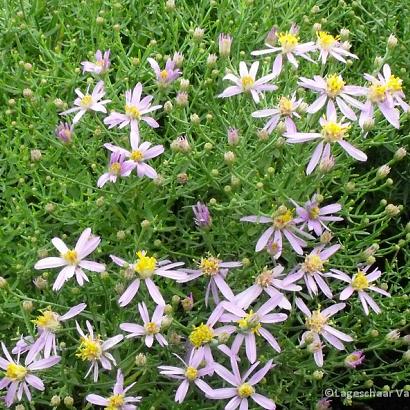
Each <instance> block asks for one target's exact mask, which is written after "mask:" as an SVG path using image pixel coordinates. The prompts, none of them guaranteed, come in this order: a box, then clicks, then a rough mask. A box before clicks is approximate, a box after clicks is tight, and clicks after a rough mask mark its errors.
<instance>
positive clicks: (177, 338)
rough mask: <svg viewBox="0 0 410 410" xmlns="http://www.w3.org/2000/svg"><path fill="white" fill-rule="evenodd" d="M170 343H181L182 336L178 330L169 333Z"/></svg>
mask: <svg viewBox="0 0 410 410" xmlns="http://www.w3.org/2000/svg"><path fill="white" fill-rule="evenodd" d="M169 343H170V344H172V345H179V344H180V343H181V336H180V335H179V334H178V333H176V332H171V333H170V334H169Z"/></svg>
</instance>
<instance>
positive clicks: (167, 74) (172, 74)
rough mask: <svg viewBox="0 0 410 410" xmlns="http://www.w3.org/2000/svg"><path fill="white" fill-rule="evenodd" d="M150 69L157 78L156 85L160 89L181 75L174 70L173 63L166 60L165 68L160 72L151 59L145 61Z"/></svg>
mask: <svg viewBox="0 0 410 410" xmlns="http://www.w3.org/2000/svg"><path fill="white" fill-rule="evenodd" d="M147 61H148V63H149V64H150V66H151V68H152V69H153V70H154V73H155V75H156V77H157V81H158V84H159V85H160V86H162V87H167V86H168V85H170V84H171V83H172V82H173V81H175V80H176V79H177V78H178V77H179V76H180V74H181V71H180V70H179V69H178V68H176V63H175V61H173V60H171V59H170V58H168V60H167V62H166V64H165V68H164V69H163V70H161V68H160V66H159V65H158V63H157V62H156V61H155V60H154V59H153V58H148V59H147Z"/></svg>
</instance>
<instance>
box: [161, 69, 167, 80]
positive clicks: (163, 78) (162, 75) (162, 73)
mask: <svg viewBox="0 0 410 410" xmlns="http://www.w3.org/2000/svg"><path fill="white" fill-rule="evenodd" d="M159 76H160V77H161V79H162V80H166V79H167V78H168V71H167V70H162V71H161V72H160V73H159Z"/></svg>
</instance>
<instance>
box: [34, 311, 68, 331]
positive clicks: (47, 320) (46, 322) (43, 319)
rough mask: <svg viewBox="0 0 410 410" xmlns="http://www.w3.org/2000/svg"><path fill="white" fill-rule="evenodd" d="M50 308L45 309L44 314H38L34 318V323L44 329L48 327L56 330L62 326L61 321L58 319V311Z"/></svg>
mask: <svg viewBox="0 0 410 410" xmlns="http://www.w3.org/2000/svg"><path fill="white" fill-rule="evenodd" d="M48 309H49V310H45V311H44V312H43V314H42V315H40V316H38V317H37V319H35V320H33V323H35V324H36V325H37V327H40V328H42V329H48V330H51V331H52V332H56V331H57V330H58V329H59V328H60V327H61V325H60V322H59V320H58V315H57V313H55V312H53V311H52V310H50V308H48Z"/></svg>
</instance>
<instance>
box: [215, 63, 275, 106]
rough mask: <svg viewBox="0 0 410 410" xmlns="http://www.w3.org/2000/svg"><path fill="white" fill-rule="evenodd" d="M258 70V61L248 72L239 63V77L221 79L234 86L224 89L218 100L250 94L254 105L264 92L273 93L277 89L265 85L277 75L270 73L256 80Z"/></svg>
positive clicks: (246, 68)
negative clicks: (230, 82)
mask: <svg viewBox="0 0 410 410" xmlns="http://www.w3.org/2000/svg"><path fill="white" fill-rule="evenodd" d="M258 68H259V61H256V62H254V63H252V65H251V68H250V69H249V71H248V67H247V66H246V63H245V62H244V61H241V62H240V63H239V76H236V75H234V74H227V75H226V76H225V77H224V78H223V79H224V80H229V81H232V82H233V83H234V84H235V85H233V86H230V87H228V88H226V89H225V90H224V91H223V92H222V93H221V94H219V95H218V97H220V98H226V97H231V96H233V95H237V94H241V93H250V94H251V95H252V98H253V100H254V101H255V103H259V101H260V94H263V92H264V91H274V90H276V89H277V88H278V87H277V86H276V85H274V84H267V83H268V82H269V81H271V80H273V79H274V78H275V77H276V76H277V74H275V73H271V74H268V75H265V76H264V77H261V78H260V79H259V80H256V74H257V72H258Z"/></svg>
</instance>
